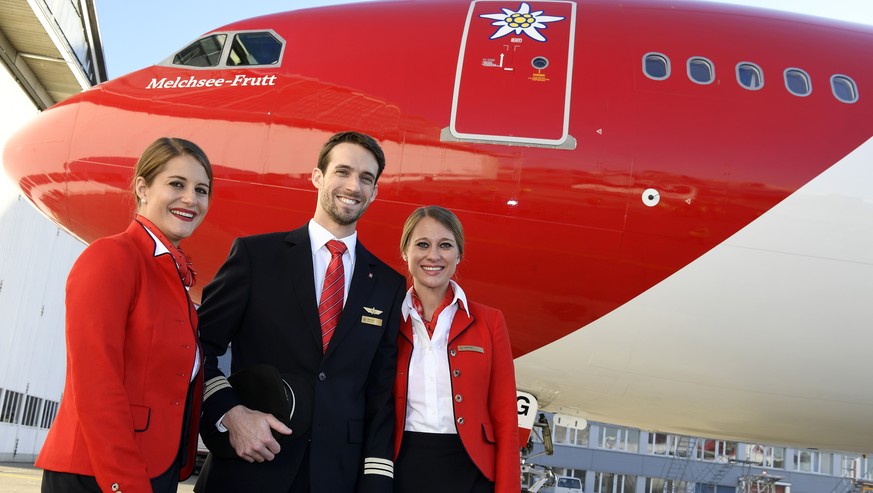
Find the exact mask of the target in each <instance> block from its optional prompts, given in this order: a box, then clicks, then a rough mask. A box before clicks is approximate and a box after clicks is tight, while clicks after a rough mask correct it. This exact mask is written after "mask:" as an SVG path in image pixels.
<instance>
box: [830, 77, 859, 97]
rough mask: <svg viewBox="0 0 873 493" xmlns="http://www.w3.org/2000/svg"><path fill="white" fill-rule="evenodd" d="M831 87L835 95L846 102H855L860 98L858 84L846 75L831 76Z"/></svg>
mask: <svg viewBox="0 0 873 493" xmlns="http://www.w3.org/2000/svg"><path fill="white" fill-rule="evenodd" d="M831 89H832V90H833V91H834V96H835V97H836V98H837V99H839V100H840V101H842V102H844V103H854V102H855V101H857V100H858V86H856V85H855V81H853V80H852V79H851V78H849V77H847V76H845V75H834V76H833V77H831Z"/></svg>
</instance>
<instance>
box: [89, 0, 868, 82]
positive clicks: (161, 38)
mask: <svg viewBox="0 0 873 493" xmlns="http://www.w3.org/2000/svg"><path fill="white" fill-rule="evenodd" d="M96 1H97V18H98V22H99V23H100V32H101V34H102V36H103V49H104V51H105V55H106V66H107V70H108V72H109V77H110V78H114V77H118V76H120V75H124V74H126V73H128V72H132V71H134V70H137V69H140V68H143V67H147V66H149V65H153V64H155V63H158V62H160V61H161V60H163V59H164V58H166V57H168V56H170V55H171V54H172V53H174V52H175V51H177V50H178V49H180V48H182V47H184V46H185V45H186V44H188V43H189V42H190V41H193V40H194V39H196V38H197V37H199V36H200V35H201V34H203V33H205V32H207V31H211V30H212V29H215V28H217V27H219V26H222V25H224V24H228V23H230V22H233V21H237V20H240V19H244V18H248V17H256V16H259V15H264V14H272V13H274V12H281V11H283V10H297V9H302V8H308V7H315V6H321V5H336V4H341V3H351V1H350V0H293V1H292V0H149V1H147V2H143V1H140V2H129V1H124V0H105V1H104V0H96ZM616 1H618V0H616ZM723 1H725V2H726V3H739V4H744V5H754V6H758V7H766V8H772V9H777V10H790V11H794V12H800V13H804V14H811V15H818V16H822V17H832V18H836V19H842V20H848V21H853V22H860V23H864V24H870V25H873V1H871V0H731V1H727V0H723Z"/></svg>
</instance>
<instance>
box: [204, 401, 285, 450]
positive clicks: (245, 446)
mask: <svg viewBox="0 0 873 493" xmlns="http://www.w3.org/2000/svg"><path fill="white" fill-rule="evenodd" d="M221 424H222V425H224V427H225V428H227V431H228V433H230V445H231V446H232V447H233V449H234V450H235V451H236V454H237V455H239V456H240V458H242V459H244V460H247V461H249V462H264V461H265V460H273V458H275V457H276V454H278V453H279V451H280V450H281V449H282V448H281V447H280V446H279V442H277V441H276V439H275V438H273V433H272V432H271V430H276V431H278V432H279V433H282V434H285V435H290V434H291V428H288V427H287V426H285V425H284V424H283V423H282V422H281V421H279V420H278V419H276V417H275V416H273V415H272V414H267V413H262V412H260V411H254V410H252V409H249V408H247V407H245V406H243V405H238V406H236V407H234V408H233V409H231V410H230V411H228V412H227V414H225V415H224V419H222V420H221Z"/></svg>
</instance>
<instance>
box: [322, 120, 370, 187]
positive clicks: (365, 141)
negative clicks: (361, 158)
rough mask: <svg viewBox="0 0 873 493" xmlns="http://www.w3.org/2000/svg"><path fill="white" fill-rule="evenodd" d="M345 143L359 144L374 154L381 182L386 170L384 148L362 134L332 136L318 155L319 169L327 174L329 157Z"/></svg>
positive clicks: (348, 133) (341, 133)
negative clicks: (339, 145) (383, 171)
mask: <svg viewBox="0 0 873 493" xmlns="http://www.w3.org/2000/svg"><path fill="white" fill-rule="evenodd" d="M345 142H348V143H350V144H357V145H359V146H361V147H363V148H364V149H366V150H368V151H370V153H371V154H373V157H375V158H376V164H377V165H378V166H379V171H377V172H376V180H379V177H380V176H382V170H384V169H385V153H384V152H382V148H381V147H380V146H379V143H378V142H376V139H374V138H373V137H370V136H369V135H367V134H362V133H360V132H352V131H348V132H339V133H336V134H334V135H333V136H331V138H330V139H328V141H327V142H326V143H325V144H324V146H323V147H322V148H321V152H320V153H319V154H318V169H320V170H321V172H322V173H327V157H328V155H330V151H332V150H333V148H334V147H336V146H337V145H338V144H342V143H345Z"/></svg>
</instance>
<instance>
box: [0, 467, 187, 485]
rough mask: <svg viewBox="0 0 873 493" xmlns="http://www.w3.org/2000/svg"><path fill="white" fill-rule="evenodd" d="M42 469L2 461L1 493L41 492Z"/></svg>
mask: <svg viewBox="0 0 873 493" xmlns="http://www.w3.org/2000/svg"><path fill="white" fill-rule="evenodd" d="M196 481H197V476H191V477H190V478H188V479H187V480H186V481H185V482H183V483H180V484H179V493H193V491H194V483H195V482H196ZM41 484H42V469H37V468H36V467H34V466H33V464H28V463H23V462H0V493H13V492H14V493H39V490H40V485H41Z"/></svg>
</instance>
